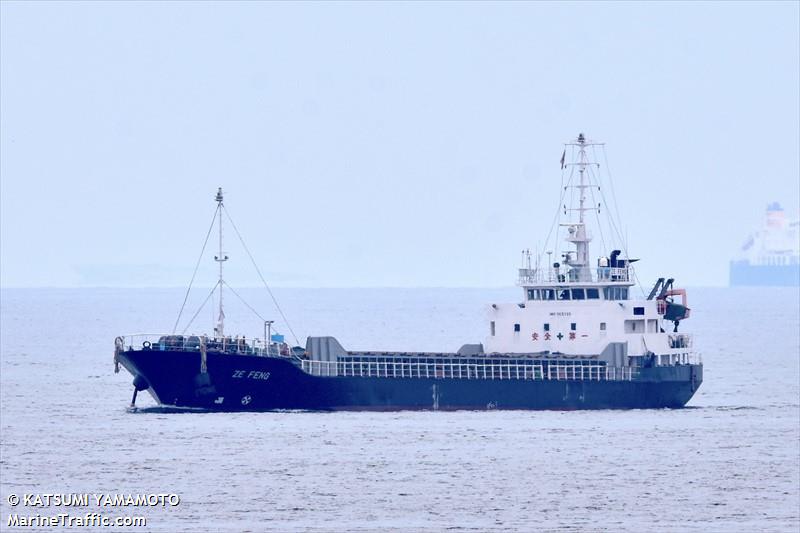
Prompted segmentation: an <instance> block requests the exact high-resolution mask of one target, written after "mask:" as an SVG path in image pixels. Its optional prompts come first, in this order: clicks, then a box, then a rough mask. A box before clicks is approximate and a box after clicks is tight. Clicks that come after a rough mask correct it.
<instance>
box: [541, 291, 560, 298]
mask: <svg viewBox="0 0 800 533" xmlns="http://www.w3.org/2000/svg"><path fill="white" fill-rule="evenodd" d="M540 292H541V296H542V300H555V299H556V291H555V290H553V289H542V290H541V291H540Z"/></svg>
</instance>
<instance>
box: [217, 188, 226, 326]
mask: <svg viewBox="0 0 800 533" xmlns="http://www.w3.org/2000/svg"><path fill="white" fill-rule="evenodd" d="M214 199H215V200H216V202H217V211H218V212H219V255H215V256H214V261H216V262H217V263H219V282H218V285H219V316H218V318H217V327H216V328H214V333H215V334H216V335H218V336H220V337H224V336H225V311H224V310H223V309H222V285H223V284H224V280H223V279H222V264H223V263H224V262H225V261H227V260H228V256H227V255H224V253H223V252H222V208H223V204H222V187H219V188H218V189H217V196H216V198H214Z"/></svg>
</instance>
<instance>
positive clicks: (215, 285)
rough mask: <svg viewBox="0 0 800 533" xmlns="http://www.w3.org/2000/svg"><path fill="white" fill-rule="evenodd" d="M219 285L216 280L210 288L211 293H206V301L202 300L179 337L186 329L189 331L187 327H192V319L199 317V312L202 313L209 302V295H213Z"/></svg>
mask: <svg viewBox="0 0 800 533" xmlns="http://www.w3.org/2000/svg"><path fill="white" fill-rule="evenodd" d="M219 283H220V282H219V280H217V282H216V283H215V284H214V286H213V287H211V292H209V293H208V296H206V299H205V300H203V303H202V304H201V305H200V308H199V309H198V310H197V312H195V314H194V316H193V317H192V319H191V320H190V321H189V323H188V324H186V327H185V328H183V331H181V335H183V334H184V333H186V330H187V329H189V326H191V325H192V322H194V319H195V318H197V315H199V314H200V311H202V310H203V308H204V307H205V306H206V304H207V303H208V300H209V298H211V295H212V294H214V291H215V290H217V287H218V286H219Z"/></svg>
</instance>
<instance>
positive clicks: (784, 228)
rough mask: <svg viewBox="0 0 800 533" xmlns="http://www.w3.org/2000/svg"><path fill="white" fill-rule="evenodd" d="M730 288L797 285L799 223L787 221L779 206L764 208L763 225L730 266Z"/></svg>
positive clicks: (799, 273)
mask: <svg viewBox="0 0 800 533" xmlns="http://www.w3.org/2000/svg"><path fill="white" fill-rule="evenodd" d="M730 285H731V287H736V286H776V287H791V286H794V287H797V286H799V285H800V219H797V218H795V219H793V220H789V219H787V218H786V212H785V211H784V209H783V208H782V207H781V205H780V204H779V203H778V202H772V203H771V204H769V205H768V206H767V212H766V217H765V220H764V225H763V226H762V227H761V228H760V229H759V230H758V231H756V232H755V233H752V234H751V235H750V236H749V237H748V238H747V240H746V241H745V243H744V244H743V245H742V248H741V250H740V252H739V257H737V258H736V259H734V260H732V261H731V263H730Z"/></svg>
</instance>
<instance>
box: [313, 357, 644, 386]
mask: <svg viewBox="0 0 800 533" xmlns="http://www.w3.org/2000/svg"><path fill="white" fill-rule="evenodd" d="M300 366H301V368H302V369H303V371H304V372H306V373H308V374H311V375H313V376H326V377H329V376H340V377H371V378H398V379H402V378H416V379H516V380H578V381H631V380H632V379H633V378H634V377H636V375H637V374H638V370H637V369H636V368H634V367H613V366H607V365H605V364H602V363H598V362H580V363H573V362H570V363H566V362H560V361H547V362H533V363H531V362H507V363H500V364H497V363H490V362H485V363H449V362H448V363H445V362H434V363H428V362H413V363H409V362H399V361H398V362H391V361H363V360H362V361H355V360H343V361H314V360H308V359H302V360H300Z"/></svg>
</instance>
